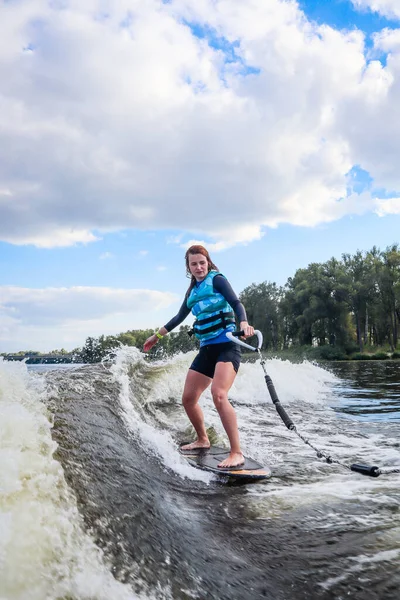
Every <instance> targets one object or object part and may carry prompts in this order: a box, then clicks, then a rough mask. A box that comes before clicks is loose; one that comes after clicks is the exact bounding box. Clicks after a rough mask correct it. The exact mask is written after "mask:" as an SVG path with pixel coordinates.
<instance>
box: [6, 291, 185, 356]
mask: <svg viewBox="0 0 400 600" xmlns="http://www.w3.org/2000/svg"><path fill="white" fill-rule="evenodd" d="M178 299H179V298H178V296H176V295H175V294H172V293H169V292H159V291H152V290H140V289H136V290H135V289H111V288H104V287H71V288H45V289H30V288H21V287H13V286H2V287H0V323H1V326H0V342H1V347H2V349H8V350H10V349H11V350H18V349H19V350H20V349H21V347H20V345H21V342H20V341H18V342H17V341H16V340H21V339H23V340H25V342H24V343H25V344H26V345H28V346H29V347H30V348H34V349H35V348H36V349H39V350H41V349H43V350H50V349H52V348H55V347H58V348H60V347H61V346H64V347H69V348H71V347H73V346H77V345H82V344H83V343H84V338H83V336H84V337H86V336H88V335H97V336H98V335H101V334H110V333H114V334H116V333H119V332H121V331H126V330H127V329H133V328H142V323H143V321H146V322H152V321H153V320H154V319H155V318H160V317H157V315H159V314H160V313H162V311H163V309H165V308H168V307H170V306H171V305H172V304H173V303H175V302H176V301H177V300H178ZM82 332H84V333H82Z"/></svg>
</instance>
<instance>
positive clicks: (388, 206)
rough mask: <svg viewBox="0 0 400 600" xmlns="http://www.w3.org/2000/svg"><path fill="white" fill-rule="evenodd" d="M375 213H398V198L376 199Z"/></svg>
mask: <svg viewBox="0 0 400 600" xmlns="http://www.w3.org/2000/svg"><path fill="white" fill-rule="evenodd" d="M376 213H377V215H379V216H380V217H385V216H386V215H400V198H389V199H380V200H377V209H376Z"/></svg>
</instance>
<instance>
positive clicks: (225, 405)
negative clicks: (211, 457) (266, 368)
mask: <svg viewBox="0 0 400 600" xmlns="http://www.w3.org/2000/svg"><path fill="white" fill-rule="evenodd" d="M235 377H236V372H235V369H234V368H233V364H232V363H231V362H225V363H224V362H219V363H217V365H216V367H215V374H214V379H213V383H212V386H211V393H212V397H213V400H214V404H215V408H216V409H217V411H218V413H219V416H220V418H221V421H222V425H223V426H224V429H225V431H226V433H227V436H228V438H229V442H230V445H231V451H230V454H229V456H228V458H226V459H225V460H223V461H222V462H221V463H220V464H219V465H218V466H219V467H221V468H223V467H236V466H238V465H242V464H243V463H244V457H243V454H242V451H241V449H240V442H239V431H238V426H237V419H236V413H235V409H234V408H233V406H232V404H231V403H230V402H229V400H228V392H229V390H230V389H231V387H232V384H233V382H234V380H235Z"/></svg>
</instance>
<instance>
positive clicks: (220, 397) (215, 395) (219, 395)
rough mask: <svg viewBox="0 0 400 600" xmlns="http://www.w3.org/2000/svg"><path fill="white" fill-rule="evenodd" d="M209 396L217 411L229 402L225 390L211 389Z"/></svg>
mask: <svg viewBox="0 0 400 600" xmlns="http://www.w3.org/2000/svg"><path fill="white" fill-rule="evenodd" d="M211 395H212V399H213V401H214V405H215V408H216V409H217V410H218V411H219V410H220V409H221V408H222V407H223V406H224V404H225V403H226V402H229V400H228V394H227V393H226V390H224V389H223V388H219V387H214V388H213V387H212V388H211Z"/></svg>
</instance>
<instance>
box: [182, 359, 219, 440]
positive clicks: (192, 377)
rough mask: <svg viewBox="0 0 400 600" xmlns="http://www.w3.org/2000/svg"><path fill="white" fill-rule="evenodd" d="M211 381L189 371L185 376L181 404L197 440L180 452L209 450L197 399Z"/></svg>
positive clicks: (195, 372) (201, 412) (200, 374)
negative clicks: (195, 449)
mask: <svg viewBox="0 0 400 600" xmlns="http://www.w3.org/2000/svg"><path fill="white" fill-rule="evenodd" d="M211 381H212V379H210V377H207V376H206V375H203V374H202V373H198V372H197V371H193V370H192V369H189V371H188V374H187V376H186V381H185V387H184V389H183V395H182V403H183V407H184V409H185V411H186V414H187V416H188V417H189V419H190V422H191V424H192V425H193V427H194V429H195V431H196V433H197V440H196V441H194V442H192V443H191V444H186V445H185V446H182V447H181V449H182V450H192V449H193V448H209V447H210V440H209V439H208V435H207V431H206V428H205V425H204V416H203V411H202V410H201V407H200V406H199V403H198V402H199V398H200V396H201V394H202V393H203V392H204V390H205V389H206V388H208V386H209V385H210V383H211Z"/></svg>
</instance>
